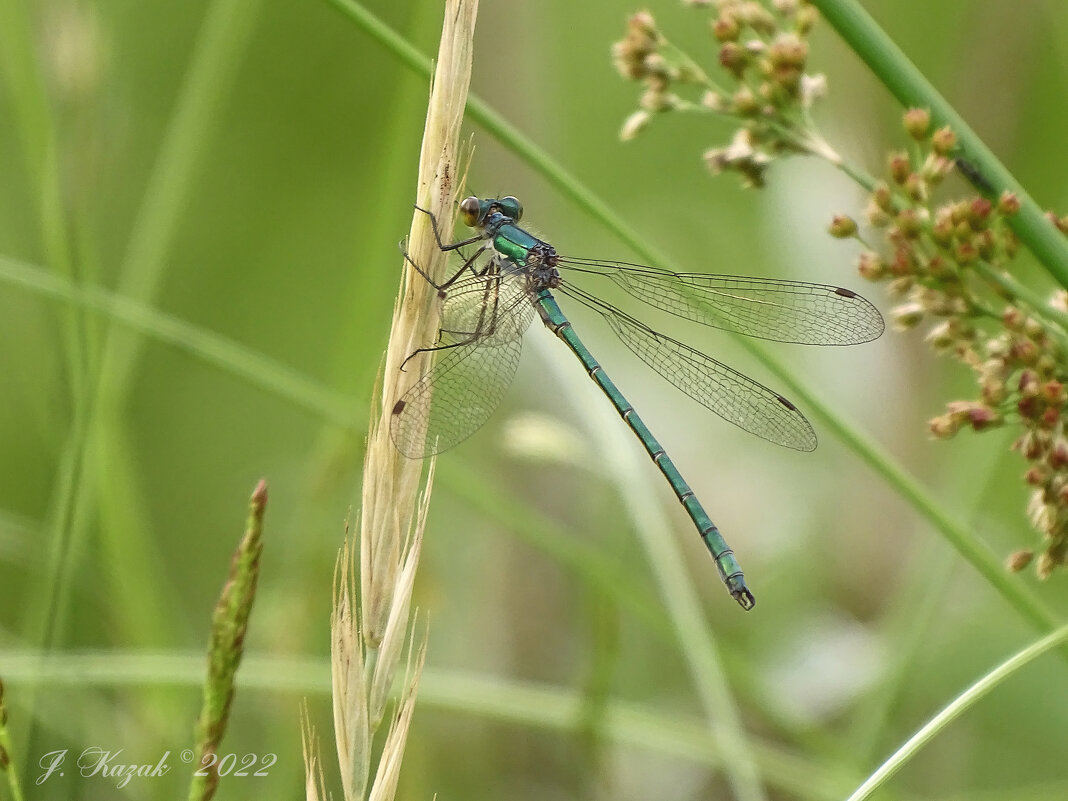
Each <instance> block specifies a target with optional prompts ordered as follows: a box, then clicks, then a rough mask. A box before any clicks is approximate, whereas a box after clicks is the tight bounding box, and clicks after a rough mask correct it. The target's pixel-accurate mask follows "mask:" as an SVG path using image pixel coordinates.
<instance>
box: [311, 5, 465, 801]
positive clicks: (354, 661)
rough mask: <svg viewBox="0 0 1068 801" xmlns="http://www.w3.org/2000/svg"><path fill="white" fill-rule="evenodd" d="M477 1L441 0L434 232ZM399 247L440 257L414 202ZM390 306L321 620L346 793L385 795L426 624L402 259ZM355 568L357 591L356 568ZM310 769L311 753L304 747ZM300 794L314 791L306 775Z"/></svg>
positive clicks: (430, 148)
mask: <svg viewBox="0 0 1068 801" xmlns="http://www.w3.org/2000/svg"><path fill="white" fill-rule="evenodd" d="M477 10H478V2H477V0H448V1H447V2H446V3H445V22H444V25H443V26H442V32H441V45H440V48H439V50H438V59H437V67H436V69H435V72H434V77H433V82H432V86H431V91H430V103H429V107H428V110H427V119H426V127H425V129H424V132H423V146H422V151H421V153H420V157H419V186H418V193H417V197H416V203H417V205H418V206H420V207H421V208H424V209H427V210H428V211H429V212H430V213H431V214H433V215H434V217H435V219H438V220H441V221H443V223H444V224H443V225H442V231H443V232H446V233H445V235H447V232H449V231H451V230H452V225H453V223H454V222H455V207H456V195H457V194H458V192H459V189H460V187H459V184H460V181H459V171H458V169H457V166H456V165H457V161H458V159H457V155H458V150H459V139H460V128H461V125H462V123H463V111H464V106H465V105H466V103H467V89H468V85H469V83H470V77H471V56H472V46H473V45H472V37H473V35H474V27H475V16H476V13H477ZM407 249H408V253H409V255H410V257H411V259H412V260H413V261H414V262H415V263H417V264H419V265H420V266H421V267H422V268H423V269H424V270H426V271H427V273H429V274H430V275H435V276H438V275H442V274H443V273H444V266H445V261H446V256H445V254H444V253H442V252H441V250H440V249H439V248H438V245H437V240H436V239H435V237H434V231H433V228H432V227H431V224H430V218H429V217H428V216H427V215H426V214H424V213H422V212H419V211H414V210H413V218H412V227H411V232H410V235H409V237H408V244H407ZM403 264H404V267H403V272H402V276H403V277H402V280H401V290H400V292H399V293H398V296H397V302H396V305H395V306H394V309H393V325H392V328H391V330H390V337H389V345H388V347H387V350H386V357H385V364H384V367H383V372H382V377H381V378H380V381H379V387H376V392H377V391H379V390H381V402H380V404H379V405H378V411H377V414H376V413H374V412H372V420H371V426H370V432H369V434H368V440H367V455H366V457H365V459H364V471H363V497H362V505H361V512H360V528H359V559H360V561H359V571H357V570H356V566H355V547H354V546H352V545H350V543H349V541H348V539H347V538H346V543H345V545H344V547H343V548H342V551H341V554H340V555H339V558H338V566H337V570H336V571H335V582H334V586H335V594H334V611H333V615H332V618H331V657H332V658H331V665H332V674H333V701H334V735H335V739H336V741H337V753H338V763H339V767H340V770H341V781H342V786H343V789H344V795H345V798H346V799H347V800H348V801H356V799H364V798H368V799H375V800H376V801H378V800H379V799H381V800H382V801H388V799H392V798H393V796H394V794H395V793H396V787H397V780H398V777H399V774H400V764H401V760H402V757H403V755H404V744H405V741H406V739H407V735H408V728H409V725H410V723H411V719H412V714H413V712H414V705H415V691H416V687H417V685H418V681H419V675H420V673H421V671H422V666H423V661H424V659H425V655H426V636H425V632H423V633H422V634H421V635H419V636H417V635H416V633H415V627H414V626H411V627H409V619H410V609H411V598H412V589H413V587H414V584H415V573H416V568H417V566H418V563H419V553H420V546H421V543H422V537H423V528H424V526H425V524H426V512H427V504H428V502H429V496H430V487H431V484H432V482H433V473H434V467H433V463H431V465H430V468H429V470H428V472H427V478H426V488H425V490H424V492H423V494H422V499H421V500H420V495H419V483H420V482H419V479H420V476H421V474H422V467H423V465H422V463H421V462H418V461H413V460H409V459H407V458H405V457H403V456H401V454H400V453H399V452H398V451H397V450H396V448H394V446H393V443H392V442H391V440H390V436H389V418H390V414H391V411H392V409H393V406H394V404H395V403H396V401H397V399H398V398H399V397H400V396H401V395H402V394H403V393H404V392H405V391H406V389H407V388H408V387H410V386H411V385H412V384H413V383H414V382H415V381H417V380H418V378H419V376H420V374H421V372H422V370H423V369H424V368H425V366H426V365H425V364H424V363H423V360H422V359H413V360H412V361H411V362H409V363H408V365H406V370H404V371H401V369H400V367H401V364H402V362H403V361H404V359H405V358H406V357H407V356H408V355H409V354H411V353H412V352H413V351H415V350H416V349H417V348H420V347H422V346H424V345H425V344H426V343H428V342H432V341H433V340H434V338H435V334H436V330H435V329H436V323H437V320H436V318H435V315H434V312H433V310H434V308H435V303H434V301H435V299H436V298H435V291H434V290H433V288H432V287H430V286H429V285H428V284H427V282H426V281H424V280H423V279H422V278H421V277H420V276H419V275H418V274H417V273H415V272H414V271H413V270H412V269H411V267H410V265H408V263H407V261H405V262H404V263H403ZM357 572H358V576H359V593H358V594H357V592H356V578H355V576H356V575H357ZM405 643H407V646H408V650H407V653H408V657H407V659H408V661H407V669H406V676H405V680H404V682H403V684H402V687H401V692H400V697H399V699H398V701H397V705H396V707H395V709H394V711H393V714H392V716H391V717H390V722H389V728H388V731H387V732H386V733H385V735H384V738H383V743H382V748H381V754H380V756H379V762H378V765H377V768H376V769H375V771H374V774H373V779H372V769H371V768H372V766H371V760H372V756H373V755H374V753H375V748H374V741H375V736H376V734H378V732H379V729H380V727H381V724H382V722H383V719H384V718H385V716H386V707H387V704H388V699H389V694H390V690H391V689H392V687H393V684H394V679H395V674H396V672H397V667H398V665H399V663H400V659H401V656H402V654H403V653H404V650H405V648H404V646H405ZM304 730H305V736H306V739H307V740H309V741H310V739H311V736H310V731H309V729H308V726H307V724H306V723H305V726H304ZM306 763H307V765H308V768H309V772H310V771H311V769H312V766H313V765H314V761H313V760H310V759H309V757H307V756H306ZM307 787H308V797H309V798H312V797H313V796H312V792H314V791H315V785H314V781H313V779H312V778H311V777H310V773H309V780H308V784H307Z"/></svg>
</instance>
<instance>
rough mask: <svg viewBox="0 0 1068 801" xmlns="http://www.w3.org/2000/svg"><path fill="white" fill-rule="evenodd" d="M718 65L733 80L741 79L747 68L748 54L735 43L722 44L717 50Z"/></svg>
mask: <svg viewBox="0 0 1068 801" xmlns="http://www.w3.org/2000/svg"><path fill="white" fill-rule="evenodd" d="M719 63H720V64H721V65H723V67H724V68H725V69H726V70H727V71H728V72H730V73H731V74H732V75H734V77H735V78H741V77H742V75H743V73H745V68H746V67H748V66H749V53H748V51H747V50H746V49H745V48H744V47H742V46H741V45H740V44H738V43H737V42H724V44H723V47H721V48H720V49H719ZM736 102H737V99H736Z"/></svg>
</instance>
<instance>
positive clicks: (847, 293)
mask: <svg viewBox="0 0 1068 801" xmlns="http://www.w3.org/2000/svg"><path fill="white" fill-rule="evenodd" d="M834 294H836V295H841V296H842V297H843V298H855V297H856V296H857V293H856V292H854V291H853V290H852V289H843V288H842V287H836V288H835V290H834Z"/></svg>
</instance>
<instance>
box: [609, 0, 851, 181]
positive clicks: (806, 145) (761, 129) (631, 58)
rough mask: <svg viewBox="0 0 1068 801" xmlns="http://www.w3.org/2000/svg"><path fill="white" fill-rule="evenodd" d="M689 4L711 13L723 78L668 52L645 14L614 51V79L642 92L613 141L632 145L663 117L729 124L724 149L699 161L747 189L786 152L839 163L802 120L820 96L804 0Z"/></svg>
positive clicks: (809, 11)
mask: <svg viewBox="0 0 1068 801" xmlns="http://www.w3.org/2000/svg"><path fill="white" fill-rule="evenodd" d="M687 5H690V6H695V7H701V8H704V7H711V8H713V9H714V12H715V13H714V16H713V17H712V18H711V20H710V22H709V31H710V34H711V35H712V37H713V40H714V41H715V43H716V47H717V48H718V56H717V61H718V64H719V67H720V70H719V74H720V75H721V76H722V77H721V78H720V79H719V80H716V79H713V78H712V77H710V76H709V74H708V73H707V72H706V71H705V70H704V69H703V68H702V67H701V66H700V65H699V64H698V63H697V62H696V61H695V60H694V59H692V58H690V57H689V56H687V55H686V54H685V53H683V52H682V51H681V50H679V49H678V48H677V47H675V46H674V45H673V44H671V42H669V41H668V39H667V38H666V37H665V36H664V35H663V33H662V32H661V31H660V30H659V29H658V28H657V26H656V21H655V20H654V19H653V16H652V14H650V13H649V12H647V11H642V12H639V13H637V14H635V15H634V16H632V17H631V18H630V20H629V22H628V24H627V35H626V37H625V38H624V39H623V40H622V41H620V42H617V43H616V44H615V46H614V47H613V49H612V55H613V59H614V61H615V64H616V68H617V69H618V70H619V72H620V73H621V74H622V75H623V76H624V77H625V78H628V79H630V80H635V81H641V82H642V83H643V84H644V86H645V91H644V92H643V93H642V96H641V101H640V108H639V110H638V111H635V112H634V113H633V114H631V116H630V117H628V119H627V121H626V122H625V123H624V125H623V129H622V131H621V134H620V135H621V137H622V138H623V139H632V138H633V137H635V136H637V135H638V133H639V132H641V131H642V130H643V129H644V128H645V127H646V126H647V125H648V124H649V122H650V121H651V120H652V118H653V116H654V115H656V114H659V113H663V112H666V111H690V112H703V113H711V114H715V115H718V116H721V117H725V118H728V119H731V120H733V121H735V122H737V123H738V124H739V126H738V128H737V130H736V132H735V134H734V136H733V138H732V140H731V143H730V145H728V146H727V147H723V148H713V149H710V150H708V151H706V152H705V154H704V159H705V162H706V164H707V165H708V167H709V168H710V169H711V170H712V171H713V172H714V173H720V172H725V171H733V172H737V173H738V174H739V175H740V176H741V177H742V181H743V183H744V184H745V185H747V186H757V187H760V186H763V185H764V175H765V172H766V171H767V169H768V167H769V166H770V164H771V163H772V162H773V161H774V160H775V158H776V157H778V156H779V155H782V154H784V153H813V154H819V155H824V156H828V157H830V156H833V158H835V159H837V158H838V157H837V155H836V154H833V151H830V149H829V148H828V146H827V145H826V143H825V142H824V141H823V140H822V139H821V138H820V137H819V136H818V135H816V133H815V129H814V127H813V126H812V125H811V123H810V121H809V117H808V114H809V109H810V108H811V106H812V104H813V102H814V101H815V100H816V99H817V98H819V97H820V96H822V95H823V94H824V91H825V88H826V82H825V80H824V78H823V76H822V75H810V74H808V73H807V72H806V71H805V68H806V61H807V59H808V35H809V32H810V31H811V30H812V26H813V24H814V23H815V22H816V19H817V18H818V15H817V13H816V10H815V9H814V8H813V7H812V6H810V5H809V4H808V3H806V2H803V0H776V1H775V2H773V3H772V4H771V5H770V7H768V6H765V5H764V4H762V3H758V2H751V1H749V0H718V2H711V0H707V1H706V2H700V1H699V0H690V2H688V3H687Z"/></svg>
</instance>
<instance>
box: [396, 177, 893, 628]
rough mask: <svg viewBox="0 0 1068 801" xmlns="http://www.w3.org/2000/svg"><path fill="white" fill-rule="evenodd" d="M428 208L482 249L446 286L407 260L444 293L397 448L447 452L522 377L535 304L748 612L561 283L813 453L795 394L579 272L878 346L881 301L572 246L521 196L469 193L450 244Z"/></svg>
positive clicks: (661, 368)
mask: <svg viewBox="0 0 1068 801" xmlns="http://www.w3.org/2000/svg"><path fill="white" fill-rule="evenodd" d="M416 208H417V209H418V207H416ZM419 211H422V212H424V213H425V214H427V215H428V216H429V217H430V222H431V225H432V227H433V230H434V236H435V237H436V239H437V243H438V247H439V248H441V250H442V251H459V249H460V248H463V247H465V246H468V245H477V247H476V248H475V250H474V252H473V253H472V254H471V255H470V256H465V257H464V258H463V264H462V265H461V267H460V269H459V270H457V271H456V273H455V274H453V275H452V276H451V277H449V278H448V279H446V280H445V281H444V282H442V283H440V284H439V283H436V282H435V281H434V280H433V279H432V277H431V276H429V275H428V274H427V273H426V272H425V271H424V270H423V269H422V268H421V267H420V266H419V265H418V264H415V262H413V261H412V260H411V259H410V258H409V259H408V261H409V263H410V264H412V266H413V267H414V268H415V269H416V270H417V271H418V272H419V273H420V275H422V276H423V278H424V279H426V280H427V281H428V282H429V283H430V284H431V285H433V286H434V288H435V289H437V291H438V298H439V299H440V303H441V309H440V334H439V338H438V341H437V342H436V343H435V344H434V345H432V346H428V347H425V348H420V349H419V350H417V351H415V353H413V354H412V356H415V355H416V354H417V353H421V352H431V351H434V352H437V353H438V358H437V360H436V362H435V363H434V365H433V367H432V368H431V369H430V371H429V372H427V373H426V374H425V375H424V376H423V377H422V378H421V379H420V380H419V381H418V382H417V383H416V384H415V385H414V386H412V387H411V388H410V389H409V390H408V391H407V392H406V393H405V394H404V395H403V396H402V397H401V399H400V400H398V401H397V402H396V404H395V405H394V407H393V411H392V415H391V419H390V433H391V436H392V438H393V442H394V444H395V445H396V447H397V449H398V450H399V451H400V452H401V453H403V454H404V455H405V456H408V457H411V458H413V459H418V458H423V457H426V456H430V455H432V454H436V453H441V452H442V451H445V450H448V449H449V448H451V447H453V446H454V445H456V444H458V443H459V442H462V441H463V440H464V439H466V438H467V437H468V436H470V435H471V434H472V433H474V432H475V431H476V430H477V429H478V428H479V427H481V426H482V424H483V423H485V422H486V420H487V419H488V418H489V417H490V415H491V414H492V413H493V411H494V410H495V409H496V408H497V406H498V404H499V403H500V401H501V398H502V397H503V396H504V393H505V391H506V390H507V388H508V386H509V385H510V384H511V382H512V378H513V376H514V375H515V372H516V368H517V366H518V364H519V354H520V350H521V347H522V340H523V334H524V332H525V331H526V330H527V328H528V327H529V326H530V323H531V321H532V320H533V319H534V315H535V312H536V313H537V314H538V316H540V317H541V320H542V322H543V323H544V324H545V326H546V327H547V328H548V329H549V330H550V331H552V332H553V333H554V334H556V335H557V336H558V337H559V338H560V339H561V340H563V342H564V344H566V345H567V347H568V348H570V350H571V352H572V353H574V354H575V356H576V357H577V358H578V360H579V361H580V362H582V365H583V367H584V368H585V369H586V372H587V373H589V375H590V377H591V378H592V379H593V380H594V382H596V384H597V385H598V386H599V387H600V388H601V390H602V391H603V392H604V394H605V395H606V396H607V397H608V400H609V401H611V403H612V405H613V406H614V407H615V409H616V411H617V412H619V414H620V415H621V416H622V418H623V419H624V420H625V421H626V423H627V425H629V426H630V428H631V430H632V431H633V432H634V434H635V435H636V436H637V438H638V440H639V441H640V442H641V444H642V446H643V447H644V448H645V450H646V451H647V452H648V454H649V456H650V457H651V458H652V460H653V462H654V463H655V464H656V466H657V467H659V468H660V472H661V473H663V474H664V477H665V478H666V479H667V481H668V484H670V485H671V488H672V490H674V492H675V495H676V496H677V497H678V499H679V501H680V502H681V503H682V505H683V507H684V508H685V509H686V512H687V514H689V516H690V519H691V520H693V523H694V525H695V526H696V527H697V531H698V533H699V534H700V535H701V539H702V541H703V542H704V543H705V546H706V547H707V548H708V550H709V552H710V553H711V554H712V558H713V560H714V561H715V563H716V568H717V570H718V571H719V575H720V578H721V579H722V580H723V583H724V584H725V585H726V587H727V590H728V591H729V592H730V594H731V596H732V597H733V598H734V599H735V600H736V601H737V602H738V603H739V604H740V605H741V606H742V608H743V609H752V608H753V606H754V604H755V603H756V600H755V598H754V597H753V593H752V592H750V590H749V587H748V586H747V585H746V583H745V577H744V576H743V574H742V569H741V566H740V565H739V564H738V560H737V559H736V558H735V556H734V552H733V551H732V550H731V549H730V548H729V547H728V545H727V543H726V541H725V540H724V539H723V536H722V535H721V534H720V532H719V529H718V528H717V527H716V525H715V523H713V522H712V520H711V518H710V517H709V516H708V513H707V512H705V510H704V507H702V506H701V503H700V501H698V499H697V497H696V496H695V495H694V492H693V490H692V489H691V488H690V486H689V484H687V483H686V481H685V479H683V477H682V474H681V473H680V472H679V470H678V468H677V467H676V466H675V464H674V462H672V460H671V459H670V457H669V456H668V455H667V454H666V453H665V452H664V449H663V447H661V445H660V443H659V442H657V440H656V438H655V437H654V436H653V434H652V432H650V431H649V428H648V427H647V426H646V425H645V423H644V422H643V421H642V419H641V418H640V417H639V416H638V414H637V413H636V412H635V411H634V407H633V406H631V405H630V403H629V402H628V401H627V399H626V398H625V397H624V396H623V394H622V393H621V392H620V391H619V389H617V388H616V385H615V384H614V383H612V381H611V379H609V378H608V376H607V374H606V373H605V372H604V370H603V369H602V368H601V365H600V364H599V363H598V362H597V360H596V359H595V358H594V357H593V354H591V353H590V351H589V350H588V349H587V348H586V346H585V345H584V344H583V343H582V340H580V339H579V337H578V334H576V333H575V330H574V328H573V327H572V325H571V323H570V321H569V320H568V319H567V317H565V315H564V313H563V311H562V310H561V308H560V306H559V305H558V304H557V302H556V298H555V297H554V294H553V293H554V291H555V292H559V293H560V294H561V295H564V296H566V297H568V298H571V299H573V300H575V301H577V302H578V303H580V304H582V305H584V306H587V307H588V308H590V309H592V310H593V311H595V312H597V313H598V314H600V315H601V316H602V317H603V318H604V319H605V321H606V322H607V323H608V325H609V327H610V328H611V329H612V330H613V331H614V332H615V334H616V336H618V337H619V339H620V340H621V341H622V342H623V343H624V344H625V345H626V346H627V347H628V348H629V349H630V350H631V351H633V352H634V353H635V354H636V355H637V356H638V357H639V358H641V359H642V361H644V362H645V363H646V364H648V365H649V366H650V367H652V368H653V369H654V370H655V371H656V372H658V373H660V375H662V376H663V377H664V378H666V379H667V380H668V381H670V382H671V383H672V384H674V385H675V386H677V387H678V388H679V389H681V390H682V391H683V392H685V393H686V394H687V395H689V396H690V397H691V398H693V399H694V400H696V401H697V402H698V403H700V404H702V405H704V406H705V407H707V408H708V409H710V410H712V411H713V412H715V413H716V414H718V415H720V416H721V417H722V418H724V419H725V420H727V421H728V422H731V423H734V424H735V425H737V426H739V427H741V428H743V429H745V430H746V431H749V432H752V433H753V434H756V435H757V436H759V437H763V438H764V439H766V440H769V441H771V442H774V443H776V444H779V445H784V446H786V447H787V448H793V449H795V450H799V451H811V450H814V449H815V447H816V434H815V432H814V431H813V429H812V426H811V424H810V423H809V422H808V420H806V419H805V416H804V415H803V414H802V413H801V412H800V410H798V408H797V407H796V406H794V404H793V403H791V402H790V401H788V400H787V399H786V398H784V397H783V396H782V395H780V394H778V393H777V392H775V391H773V390H771V389H768V388H767V387H765V386H763V385H762V384H759V383H757V382H756V381H754V380H753V379H751V378H749V377H748V376H745V375H743V374H742V373H739V372H738V371H736V370H733V369H731V368H730V367H728V366H727V365H725V364H723V363H721V362H718V361H716V360H715V359H713V358H712V357H710V356H707V355H705V354H704V353H701V352H700V351H697V350H695V349H693V348H691V347H690V346H688V345H686V344H684V343H682V342H680V341H678V340H676V339H672V338H671V337H669V336H667V335H665V334H662V333H660V332H659V331H656V330H654V329H653V328H651V327H649V326H648V325H646V324H645V323H643V322H641V321H640V320H638V319H637V318H635V317H632V316H631V315H630V314H627V313H626V312H624V311H623V310H622V309H619V308H617V307H616V306H614V305H612V304H610V303H608V302H607V301H605V300H602V299H601V298H600V297H598V296H597V295H595V294H592V293H591V292H589V291H587V290H585V289H583V288H582V287H581V286H579V284H578V283H576V282H575V279H578V280H579V281H581V280H582V279H590V280H593V279H599V280H602V281H603V280H607V281H611V282H612V283H614V284H615V285H616V286H618V287H619V288H621V289H622V290H623V291H625V292H626V293H628V294H630V295H632V296H633V297H635V298H637V299H638V300H640V301H642V302H643V303H646V304H648V305H650V306H653V307H654V308H657V309H661V310H663V311H665V312H669V313H671V314H674V315H676V316H678V317H682V318H684V319H686V320H690V321H693V322H696V323H701V324H703V325H707V326H711V327H713V328H720V329H725V330H728V331H733V332H736V333H739V334H745V335H747V336H751V337H757V338H760V339H769V340H775V341H778V342H792V343H799V344H810V345H853V344H858V343H861V342H868V341H871V340H873V339H875V338H877V337H878V336H879V335H880V334H881V333H882V331H883V318H882V316H881V315H880V314H879V312H878V310H876V308H875V307H874V306H873V305H872V304H871V303H869V302H868V301H867V300H865V299H864V298H862V297H861V296H860V295H858V294H856V293H855V292H853V291H852V290H849V289H843V288H842V287H837V286H829V285H826V284H811V283H805V282H802V281H783V280H775V279H766V278H745V277H741V276H732V275H707V274H704V273H676V272H670V271H668V270H662V269H657V268H653V267H646V266H644V265H640V264H631V263H627V262H615V261H604V260H601V259H577V258H569V257H566V256H562V255H560V254H558V253H557V252H556V249H555V248H553V246H552V245H550V244H548V243H547V242H544V241H542V240H540V239H538V238H537V237H535V236H533V235H532V234H530V233H528V232H527V231H525V230H523V229H522V228H520V227H519V225H518V222H519V220H520V219H521V217H522V214H523V207H522V205H521V204H520V203H519V201H518V200H517V199H516V198H514V197H511V196H508V197H503V198H477V197H469V198H466V199H465V200H464V201H463V202H461V203H460V217H461V219H462V220H463V222H464V224H466V225H467V226H468V227H470V228H473V229H475V232H476V233H475V235H474V236H472V237H470V238H468V239H465V240H462V241H459V242H454V243H451V244H445V243H444V242H443V241H442V239H441V234H440V232H439V230H438V225H437V220H436V219H435V218H434V216H433V215H432V214H430V212H428V211H426V210H425V209H419ZM460 252H461V254H462V251H460ZM406 257H407V254H406ZM412 356H409V357H408V358H409V359H411V357H412Z"/></svg>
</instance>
